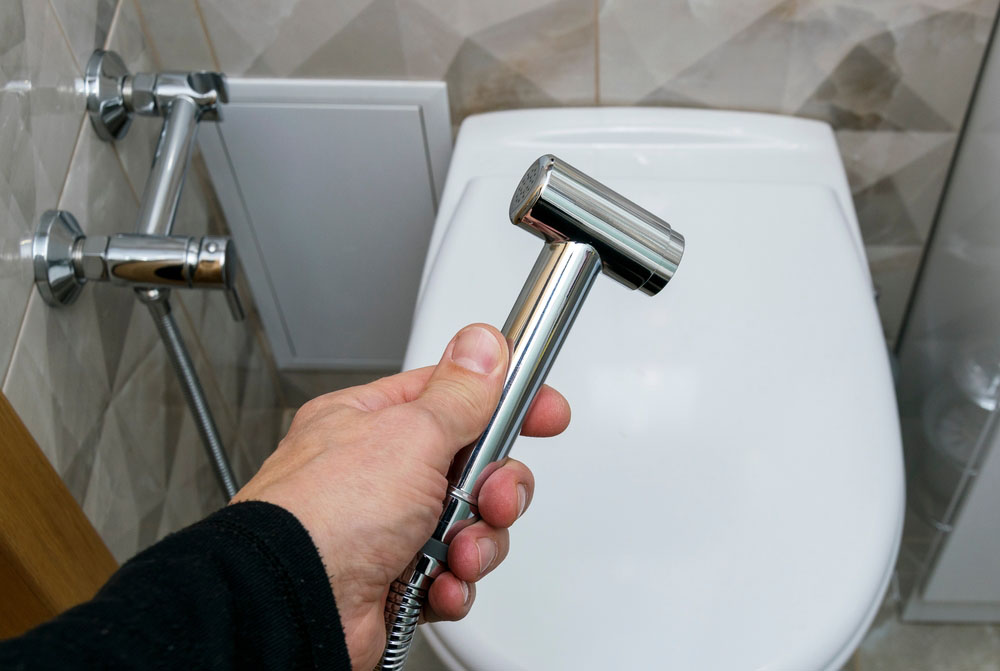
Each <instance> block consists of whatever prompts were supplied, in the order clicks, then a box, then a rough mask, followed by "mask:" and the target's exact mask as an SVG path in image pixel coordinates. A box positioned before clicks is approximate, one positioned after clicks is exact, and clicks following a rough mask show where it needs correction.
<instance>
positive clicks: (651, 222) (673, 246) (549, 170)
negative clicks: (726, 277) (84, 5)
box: [510, 154, 684, 296]
mask: <svg viewBox="0 0 1000 671" xmlns="http://www.w3.org/2000/svg"><path fill="white" fill-rule="evenodd" d="M510 219H511V221H512V222H513V223H515V224H517V225H518V226H521V227H522V228H524V229H526V230H528V231H530V232H531V233H534V234H535V235H537V236H539V237H541V238H542V239H544V240H547V241H549V242H555V241H561V240H575V241H577V242H586V243H589V244H590V245H591V246H593V247H594V249H596V250H597V252H598V253H599V254H600V255H601V262H602V264H603V266H604V272H605V274H607V275H609V276H611V277H613V278H615V279H617V280H618V281H619V282H621V283H622V284H624V285H625V286H627V287H629V288H632V289H639V290H641V291H643V292H644V293H647V294H649V295H650V296H652V295H654V294H656V293H657V292H658V291H660V290H661V289H662V288H663V287H664V286H666V284H667V282H669V281H670V278H671V277H673V274H674V272H675V271H676V270H677V264H678V263H680V260H681V255H682V254H683V253H684V237H683V236H681V235H680V234H679V233H677V232H676V231H674V230H673V229H672V228H671V227H670V225H669V224H668V223H667V222H665V221H663V220H662V219H660V218H658V217H656V216H655V215H653V214H651V213H649V212H647V211H646V210H644V209H642V208H641V207H639V206H638V205H636V204H635V203H633V202H632V201H630V200H628V199H627V198H624V197H623V196H621V195H619V194H617V193H615V192H614V191H612V190H611V189H609V188H608V187H606V186H604V185H603V184H601V183H600V182H597V181H595V180H594V179H592V178H590V177H588V176H587V175H585V174H584V173H582V172H580V171H579V170H577V169H576V168H574V167H573V166H571V165H569V164H568V163H566V162H565V161H562V160H560V159H558V158H556V157H555V156H552V155H551V154H546V155H545V156H542V157H540V158H539V159H538V160H537V161H535V162H534V163H532V165H531V166H530V167H529V168H528V170H527V172H526V173H525V174H524V177H523V178H522V179H521V183H520V184H518V186H517V189H515V191H514V197H513V198H512V199H511V202H510Z"/></svg>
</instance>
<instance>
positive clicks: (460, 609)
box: [423, 571, 476, 622]
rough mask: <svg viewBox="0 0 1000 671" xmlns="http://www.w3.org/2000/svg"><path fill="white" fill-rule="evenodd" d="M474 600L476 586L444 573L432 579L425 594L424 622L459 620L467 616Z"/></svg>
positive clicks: (447, 572)
mask: <svg viewBox="0 0 1000 671" xmlns="http://www.w3.org/2000/svg"><path fill="white" fill-rule="evenodd" d="M475 600H476V586H475V585H474V584H472V583H468V582H464V581H462V580H459V579H458V578H456V577H455V574H453V573H451V572H450V571H446V572H444V573H442V574H441V575H439V576H438V577H437V578H435V579H434V582H433V583H431V588H430V590H428V592H427V604H426V605H425V606H424V612H423V616H424V621H425V622H438V621H440V620H461V619H462V618H463V617H465V616H466V615H468V614H469V609H470V608H472V604H473V603H474V602H475Z"/></svg>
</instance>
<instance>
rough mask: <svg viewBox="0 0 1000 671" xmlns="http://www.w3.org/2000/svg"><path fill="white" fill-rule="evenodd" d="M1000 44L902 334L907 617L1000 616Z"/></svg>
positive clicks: (981, 87)
mask: <svg viewBox="0 0 1000 671" xmlns="http://www.w3.org/2000/svg"><path fill="white" fill-rule="evenodd" d="M998 174H1000V49H998V44H997V43H996V42H994V44H993V46H992V47H991V48H990V52H989V55H988V56H987V62H986V67H985V69H984V71H983V75H982V79H981V82H980V84H979V87H978V90H977V91H976V95H975V100H974V102H973V104H972V108H971V112H970V114H969V121H968V124H967V126H966V129H965V131H964V133H963V136H962V140H961V144H960V147H959V149H958V151H957V154H956V160H955V164H954V167H953V169H952V173H951V176H950V178H949V184H948V188H947V192H946V194H945V195H944V198H943V202H942V207H941V210H940V214H939V216H938V219H937V222H936V224H935V233H934V239H933V242H932V243H931V244H930V246H929V249H928V253H927V257H926V261H925V264H924V267H923V269H922V271H921V274H920V280H919V283H918V284H917V288H916V291H915V295H914V301H913V308H912V310H911V311H910V314H909V315H908V316H907V319H906V326H905V329H904V330H903V331H902V334H901V336H900V342H899V348H898V352H899V370H900V375H899V381H898V385H897V397H898V399H899V410H900V420H901V425H902V430H903V440H904V446H905V448H906V457H907V466H908V476H909V481H908V483H907V500H908V504H909V508H910V510H911V515H910V516H909V519H908V520H907V525H906V529H905V531H904V535H903V547H902V549H901V551H900V562H899V576H900V587H901V589H902V592H903V595H904V596H905V597H909V600H908V602H907V607H906V611H905V616H906V617H908V618H913V619H920V620H937V621H940V620H952V619H954V620H962V619H971V620H989V621H994V622H997V621H1000V562H997V559H996V558H997V556H998V554H1000V518H998V517H997V515H996V511H997V510H998V508H1000V447H998V444H1000V430H998V428H1000V423H998V421H997V420H998V419H1000V414H998V412H997V407H998V397H1000V303H998V301H997V290H996V287H997V286H998V284H1000V226H997V212H1000V193H998V191H997V175H998Z"/></svg>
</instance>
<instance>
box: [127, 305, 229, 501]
mask: <svg viewBox="0 0 1000 671" xmlns="http://www.w3.org/2000/svg"><path fill="white" fill-rule="evenodd" d="M136 296H138V298H139V300H140V301H142V302H143V303H145V304H146V307H148V308H149V313H150V314H151V315H152V316H153V323H155V324H156V330H157V331H159V332H160V338H161V339H162V340H163V344H164V345H165V346H166V348H167V354H168V355H169V356H170V363H171V364H172V365H173V367H174V371H175V372H176V373H177V379H178V380H179V381H180V383H181V390H182V391H183V392H184V398H185V400H186V401H187V404H188V407H189V408H190V409H191V414H192V415H194V420H195V426H196V427H197V428H198V435H200V436H201V440H202V444H204V446H205V451H206V453H207V454H208V459H209V461H210V462H211V463H212V469H213V470H214V471H215V477H216V478H217V479H218V481H219V486H220V487H222V491H224V492H225V493H226V500H229V499H231V498H233V497H234V496H236V492H237V491H238V490H239V487H237V485H236V477H235V476H234V475H233V469H232V467H231V466H230V465H229V458H228V457H227V456H226V451H225V450H224V449H223V447H222V439H221V438H220V437H219V429H218V428H217V427H216V426H215V420H214V419H213V418H212V410H211V408H209V407H208V401H207V400H206V399H205V391H204V390H203V389H202V387H201V382H200V381H199V380H198V372H197V371H196V370H195V367H194V362H192V361H191V355H190V354H188V350H187V347H186V346H185V345H184V340H183V339H182V338H181V333H180V330H179V329H178V328H177V322H175V321H174V316H173V314H171V312H170V301H169V298H170V291H169V290H167V289H139V290H137V291H136Z"/></svg>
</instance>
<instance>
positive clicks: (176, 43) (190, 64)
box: [138, 0, 219, 70]
mask: <svg viewBox="0 0 1000 671" xmlns="http://www.w3.org/2000/svg"><path fill="white" fill-rule="evenodd" d="M138 7H139V13H140V16H141V18H142V23H143V25H144V26H145V28H146V29H147V31H148V36H149V38H150V49H151V51H152V53H153V61H154V62H155V63H156V64H157V68H158V69H160V70H218V69H219V66H218V65H217V64H216V62H215V58H214V57H213V55H212V51H211V48H210V47H209V44H208V36H207V35H206V33H205V27H204V24H203V23H202V21H201V13H200V12H199V11H198V5H197V3H196V2H195V0H172V1H171V2H163V0H138Z"/></svg>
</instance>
